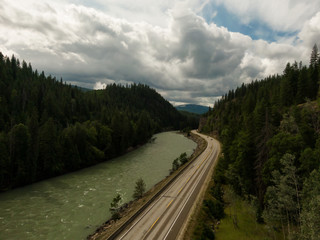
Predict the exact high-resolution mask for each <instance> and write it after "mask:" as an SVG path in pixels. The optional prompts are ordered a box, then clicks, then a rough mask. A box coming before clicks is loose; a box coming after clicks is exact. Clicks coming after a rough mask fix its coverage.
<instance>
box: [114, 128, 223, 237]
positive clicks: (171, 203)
mask: <svg viewBox="0 0 320 240" xmlns="http://www.w3.org/2000/svg"><path fill="white" fill-rule="evenodd" d="M193 132H194V133H195V134H198V135H200V136H201V137H203V138H204V139H205V140H206V141H207V142H208V145H207V148H206V149H205V151H204V152H203V153H202V154H201V155H200V156H199V157H198V158H197V159H195V161H194V162H193V163H192V164H190V165H189V166H188V167H187V169H185V171H184V172H183V173H182V174H181V175H180V176H179V177H178V178H177V179H176V180H175V181H174V182H173V183H172V184H171V185H170V186H169V187H168V188H167V189H166V190H165V191H164V192H163V193H162V194H161V195H160V196H159V197H158V198H157V199H156V200H155V201H154V202H153V203H152V204H151V205H150V206H149V207H148V208H146V210H145V211H144V212H142V213H141V214H140V215H139V216H138V217H137V218H136V219H135V221H133V222H132V224H131V225H129V226H128V227H127V228H126V229H125V230H124V231H123V232H121V233H120V234H119V235H118V237H117V238H116V239H119V240H120V239H121V240H124V239H130V240H132V239H137V240H143V239H167V240H171V239H177V238H178V236H179V233H180V231H181V229H182V227H183V225H184V223H185V222H186V221H187V219H188V215H189V213H190V209H191V207H192V206H193V204H194V203H195V201H196V199H197V196H198V195H199V193H200V191H201V188H202V186H203V184H204V182H205V180H206V178H207V177H210V176H208V173H209V172H210V169H211V168H212V166H213V164H214V162H215V161H217V158H218V155H219V152H220V145H219V142H217V141H216V140H215V139H213V138H210V137H207V136H205V135H202V134H199V133H197V132H195V131H193Z"/></svg>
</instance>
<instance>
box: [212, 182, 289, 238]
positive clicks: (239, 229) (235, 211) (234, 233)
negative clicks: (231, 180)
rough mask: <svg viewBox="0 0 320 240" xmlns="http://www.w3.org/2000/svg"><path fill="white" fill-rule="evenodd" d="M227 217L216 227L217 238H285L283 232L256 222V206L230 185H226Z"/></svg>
mask: <svg viewBox="0 0 320 240" xmlns="http://www.w3.org/2000/svg"><path fill="white" fill-rule="evenodd" d="M224 200H225V202H226V203H227V204H228V205H227V207H226V208H225V214H226V216H225V218H223V219H222V220H221V221H220V224H219V225H218V226H217V227H216V229H215V237H216V240H229V239H230V240H234V239H237V240H256V239H257V240H258V239H259V240H269V239H270V240H271V239H272V240H273V239H277V240H280V239H283V238H282V235H281V233H276V234H274V233H273V232H272V233H271V232H270V231H268V228H267V226H266V225H264V224H258V223H257V222H256V208H255V207H254V206H253V204H250V203H249V202H247V201H244V200H242V199H241V198H240V197H239V196H238V195H236V194H235V193H234V192H233V191H232V190H231V189H230V188H229V187H225V192H224Z"/></svg>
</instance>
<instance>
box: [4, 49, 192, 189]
mask: <svg viewBox="0 0 320 240" xmlns="http://www.w3.org/2000/svg"><path fill="white" fill-rule="evenodd" d="M188 123H189V124H195V123H194V122H193V121H192V119H187V117H185V116H182V115H181V114H180V113H179V112H178V111H177V110H176V109H175V108H174V107H173V106H172V105H171V104H170V103H169V102H168V101H166V100H165V99H163V98H162V97H161V96H160V95H159V94H158V93H157V92H156V91H155V90H153V89H151V88H149V87H148V86H146V85H141V84H138V85H136V84H133V85H129V86H117V85H109V86H107V87H106V89H105V90H98V91H82V90H81V89H80V88H77V87H74V86H71V85H67V84H65V83H63V82H62V80H60V81H57V80H56V79H55V78H54V77H52V76H45V74H44V73H43V72H42V73H38V71H37V70H35V71H34V70H33V69H32V67H31V65H30V64H27V63H26V62H25V61H23V62H22V63H20V62H19V60H18V59H16V58H15V57H14V56H12V57H11V58H8V57H4V56H3V55H2V54H1V53H0V189H1V190H5V189H9V188H12V187H16V186H21V185H24V184H28V183H32V182H34V181H38V180H41V179H44V178H48V177H52V176H56V175H59V174H63V173H66V172H70V171H74V170H77V169H80V168H83V167H87V166H90V165H93V164H96V163H98V162H101V161H104V160H106V159H109V158H112V157H115V156H118V155H120V154H122V153H124V152H126V150H127V149H128V148H130V147H135V146H138V145H141V144H143V143H145V142H147V141H148V139H150V137H151V136H152V134H153V133H156V132H159V131H162V130H164V129H180V128H185V127H187V125H188ZM190 127H196V126H190Z"/></svg>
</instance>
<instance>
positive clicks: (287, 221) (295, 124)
mask: <svg viewBox="0 0 320 240" xmlns="http://www.w3.org/2000/svg"><path fill="white" fill-rule="evenodd" d="M319 71H320V58H319V53H318V48H317V46H316V45H314V47H313V49H312V53H311V57H310V63H309V66H304V65H303V64H302V63H301V62H300V63H297V62H294V63H291V64H290V63H288V64H287V65H286V67H285V69H284V71H283V74H281V75H274V76H270V77H267V78H266V79H263V80H260V81H257V80H256V81H252V82H251V83H249V84H242V85H241V86H240V87H238V88H237V89H236V90H230V91H229V92H228V93H227V94H225V95H224V96H223V97H222V98H221V99H220V100H219V101H217V102H216V103H215V105H214V108H213V110H211V111H210V112H209V113H208V114H207V116H206V117H207V121H206V124H205V125H204V126H203V131H204V132H208V133H209V132H211V133H212V132H213V134H214V135H215V136H217V137H218V139H219V140H220V141H221V143H222V149H223V150H222V152H223V154H222V156H221V158H220V160H219V163H218V166H217V169H216V171H215V176H214V181H215V184H216V185H218V186H219V185H221V184H222V185H224V184H227V185H229V186H232V188H233V190H234V191H235V192H236V193H237V194H238V195H240V196H242V197H243V199H249V200H250V199H251V200H252V199H256V202H257V214H256V216H257V221H258V222H260V223H266V224H267V226H269V227H270V229H271V230H272V231H277V232H280V233H282V235H283V237H284V239H319V236H320V168H319V167H320V90H319V77H320V74H319Z"/></svg>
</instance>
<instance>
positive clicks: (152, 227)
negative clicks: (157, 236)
mask: <svg viewBox="0 0 320 240" xmlns="http://www.w3.org/2000/svg"><path fill="white" fill-rule="evenodd" d="M159 218H160V217H158V218H157V220H155V221H154V223H153V224H152V225H151V227H150V228H149V230H148V232H150V231H151V229H152V228H153V226H154V225H155V224H156V223H157V222H158V220H159ZM148 232H147V234H148Z"/></svg>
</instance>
